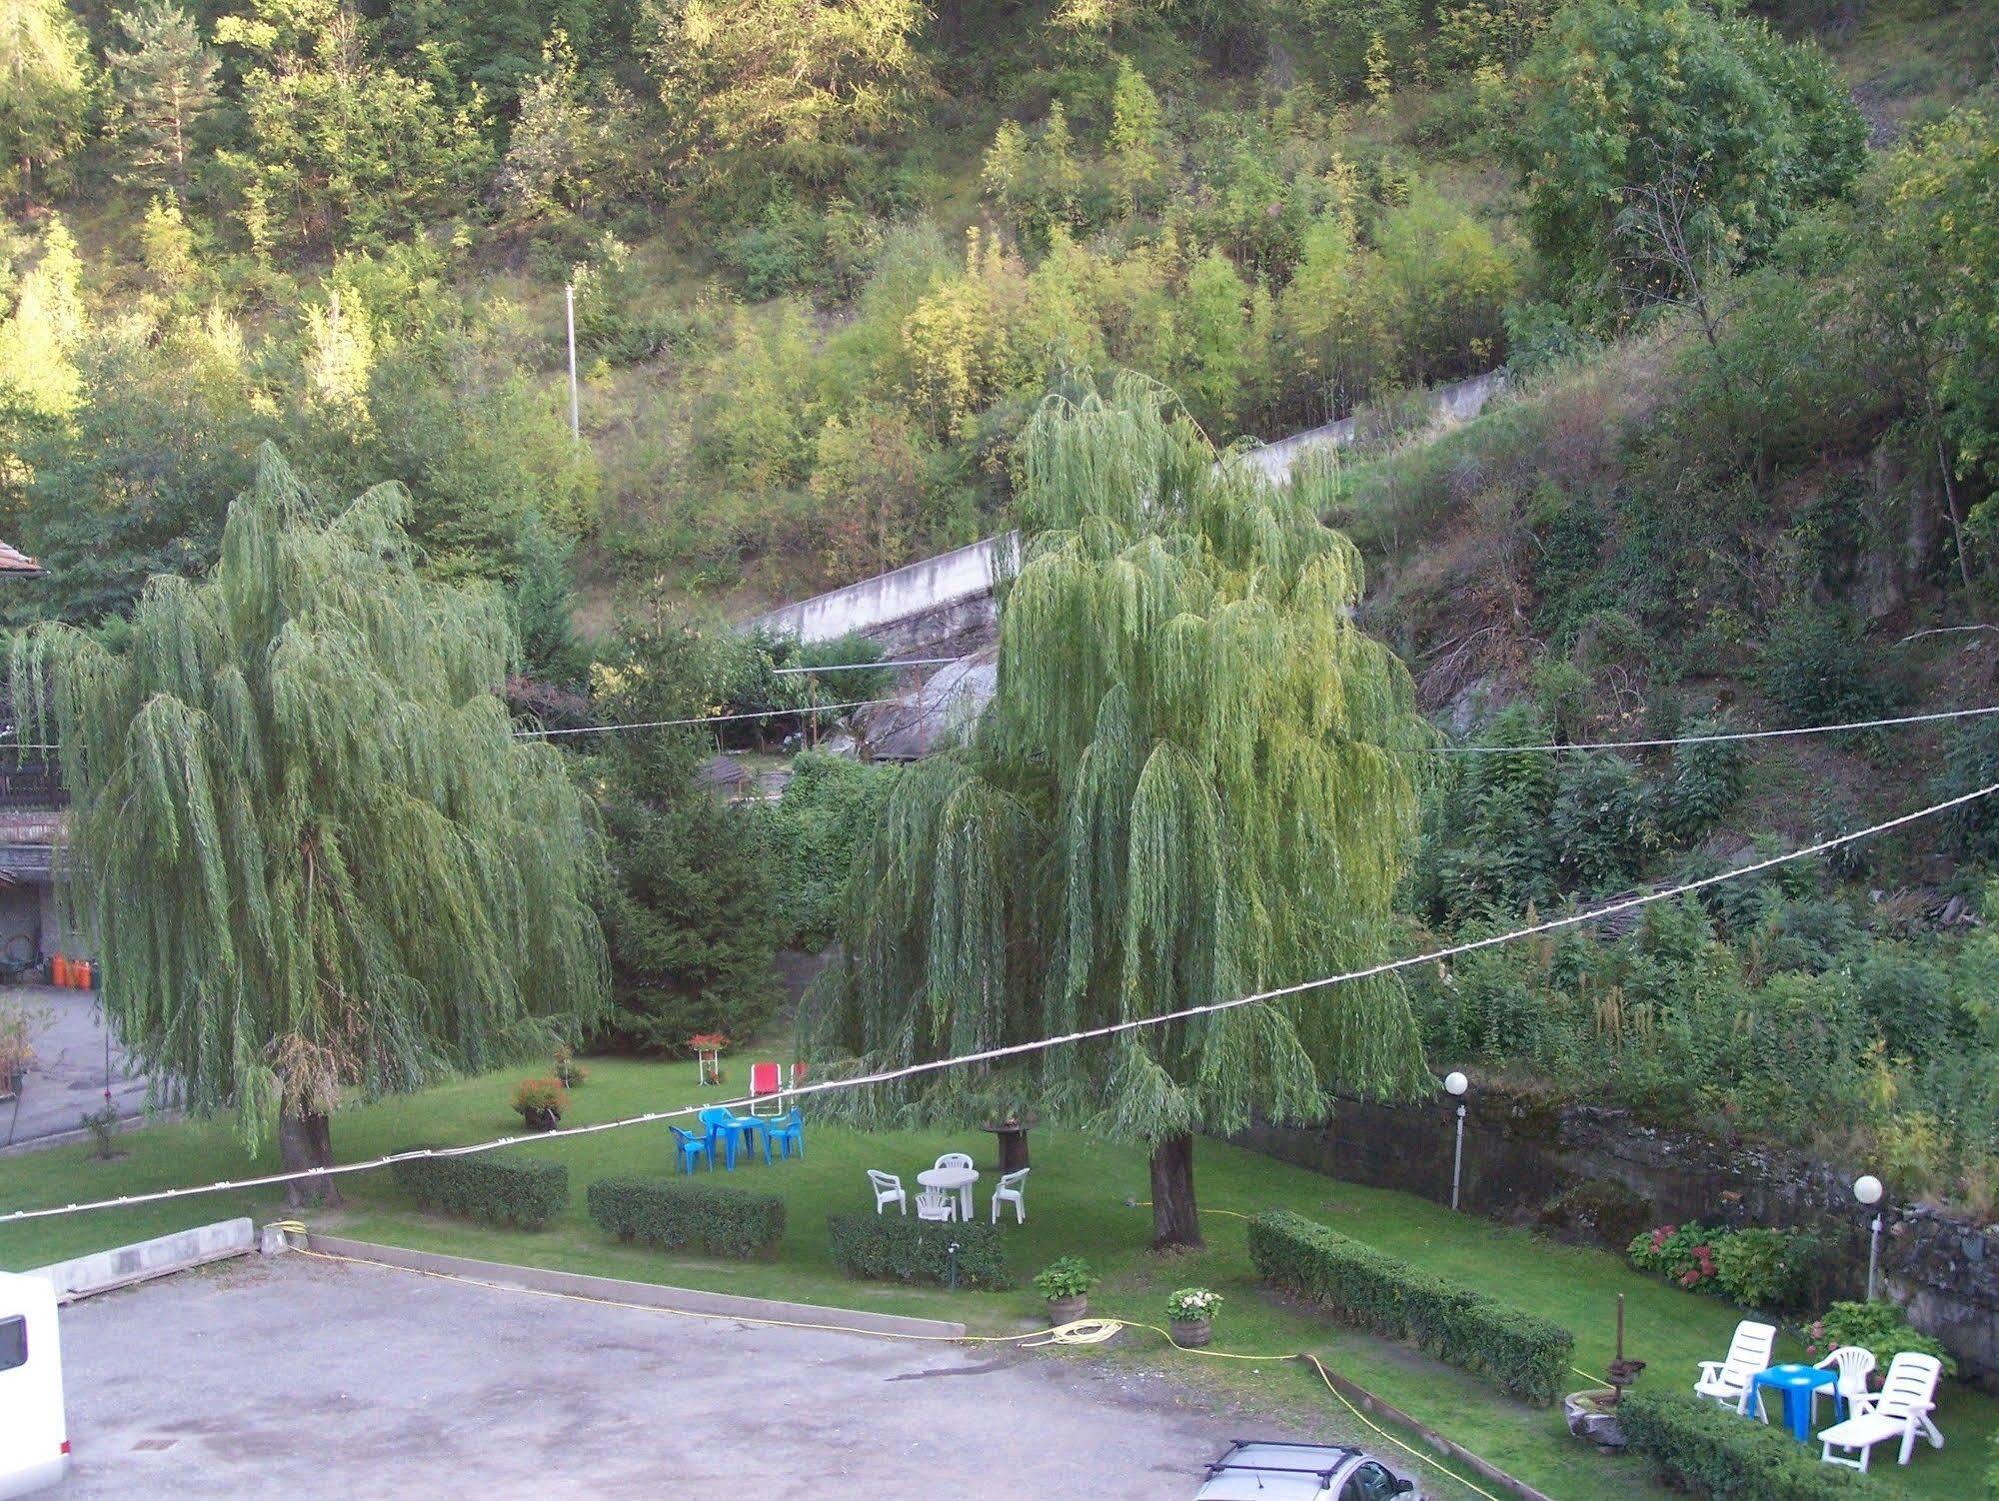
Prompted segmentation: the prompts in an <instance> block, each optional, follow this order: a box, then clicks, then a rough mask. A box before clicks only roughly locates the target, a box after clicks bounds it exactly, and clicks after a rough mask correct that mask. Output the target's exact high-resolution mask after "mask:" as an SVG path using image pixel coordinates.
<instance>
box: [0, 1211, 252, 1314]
mask: <svg viewBox="0 0 1999 1501" xmlns="http://www.w3.org/2000/svg"><path fill="white" fill-rule="evenodd" d="M256 1249H257V1232H256V1228H255V1227H254V1226H253V1225H251V1223H250V1221H249V1220H248V1219H247V1218H246V1219H234V1220H218V1221H216V1222H215V1223H214V1224H212V1225H197V1226H195V1227H194V1228H193V1229H192V1230H178V1231H175V1232H174V1233H173V1234H172V1235H159V1236H155V1237H154V1238H153V1239H151V1240H142V1241H138V1242H136V1243H134V1244H132V1245H129V1246H118V1247H115V1248H114V1249H112V1250H109V1251H92V1252H91V1253H90V1254H89V1255H87V1256H76V1257H72V1258H71V1259H70V1260H68V1261H57V1262H53V1263H51V1264H50V1265H48V1266H38V1267H35V1268H33V1269H32V1270H30V1271H29V1273H28V1275H29V1276H30V1277H40V1278H42V1279H43V1280H44V1281H46V1282H48V1283H50V1284H52V1285H53V1286H54V1288H55V1290H56V1301H58V1302H60V1303H73V1302H75V1301H76V1300H77V1299H78V1298H88V1297H92V1296H94V1295H95V1294H97V1293H108V1292H111V1291H113V1290H114V1289H117V1288H120V1287H130V1286H132V1285H133V1284H134V1283H137V1282H150V1281H152V1279H153V1278H155V1277H170V1276H172V1275H173V1274H174V1273H175V1272H186V1271H191V1270H193V1269H194V1268H195V1267H198V1266H206V1265H207V1264H208V1263H209V1262H211V1261H227V1260H228V1259H230V1258H231V1257H233V1256H248V1255H249V1254H250V1253H251V1252H252V1251H254V1250H256Z"/></svg>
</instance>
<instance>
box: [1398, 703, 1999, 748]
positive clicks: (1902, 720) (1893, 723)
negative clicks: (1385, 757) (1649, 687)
mask: <svg viewBox="0 0 1999 1501" xmlns="http://www.w3.org/2000/svg"><path fill="white" fill-rule="evenodd" d="M1985 714H1999V704H1986V705H1985V706H1984V707H1982V708H1977V709H1938V710H1935V711H1933V712H1931V713H1928V714H1898V715H1896V716H1894V717H1893V718H1891V719H1850V720H1847V721H1845V722H1844V723H1842V724H1805V725H1794V726H1792V727H1790V728H1789V729H1782V730H1717V731H1715V732H1714V733H1712V734H1707V735H1670V736H1663V737H1661V738H1659V739H1656V740H1563V741H1550V742H1548V743H1547V744H1544V745H1440V746H1437V747H1435V749H1436V751H1437V752H1438V753H1439V754H1442V755H1488V756H1503V755H1509V754H1513V753H1516V752H1520V751H1590V750H1654V749H1658V748H1661V747H1664V746H1668V745H1717V744H1721V743H1723V742H1726V741H1736V740H1783V739H1787V738H1790V737H1793V736H1798V735H1842V734H1847V733H1849V732H1854V731H1859V730H1890V729H1899V728H1900V727H1902V726H1903V725H1911V724H1936V723H1938V722H1940V721H1943V720H1952V719H1976V718H1978V717H1980V716H1981V715H1985Z"/></svg>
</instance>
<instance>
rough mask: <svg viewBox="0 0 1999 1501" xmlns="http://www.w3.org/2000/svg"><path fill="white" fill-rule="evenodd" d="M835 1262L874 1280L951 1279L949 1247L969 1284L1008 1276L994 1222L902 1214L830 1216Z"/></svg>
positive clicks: (989, 1284)
mask: <svg viewBox="0 0 1999 1501" xmlns="http://www.w3.org/2000/svg"><path fill="white" fill-rule="evenodd" d="M826 1224H827V1228H828V1229H830V1230H831V1231H832V1235H833V1264H834V1265H835V1266H837V1267H839V1268H840V1270H841V1271H843V1272H845V1273H846V1274H847V1275H848V1276H849V1277H865V1278H867V1279H869V1280H870V1281H875V1282H936V1283H940V1284H945V1285H948V1284H949V1283H950V1280H951V1257H950V1248H951V1247H952V1246H953V1245H955V1246H957V1248H958V1281H959V1283H960V1284H961V1285H963V1286H965V1287H986V1288H1002V1287H1010V1286H1011V1285H1012V1280H1013V1279H1012V1278H1011V1277H1009V1276H1008V1275H1007V1270H1006V1259H1005V1243H1004V1241H1003V1240H1002V1239H1001V1237H1000V1234H999V1231H998V1230H997V1229H995V1228H994V1227H993V1226H991V1225H981V1224H978V1223H977V1222H973V1223H971V1224H965V1225H951V1224H939V1223H938V1222H936V1221H934V1220H912V1219H907V1218H905V1217H903V1216H902V1215H899V1214H897V1215H887V1214H832V1215H828V1216H827V1217H826Z"/></svg>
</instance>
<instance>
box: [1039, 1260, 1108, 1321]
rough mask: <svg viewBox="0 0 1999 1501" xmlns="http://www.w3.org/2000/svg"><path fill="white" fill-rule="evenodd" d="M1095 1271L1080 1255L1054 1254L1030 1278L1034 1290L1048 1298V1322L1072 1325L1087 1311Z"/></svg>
mask: <svg viewBox="0 0 1999 1501" xmlns="http://www.w3.org/2000/svg"><path fill="white" fill-rule="evenodd" d="M1096 1285H1097V1274H1096V1273H1095V1272H1093V1271H1091V1270H1090V1264H1089V1263H1088V1262H1087V1261H1085V1260H1083V1258H1082V1257H1080V1256H1058V1257H1056V1258H1055V1259H1054V1260H1053V1261H1051V1262H1049V1263H1048V1265H1047V1266H1045V1267H1043V1268H1042V1269H1041V1271H1040V1273H1039V1274H1038V1275H1037V1276H1036V1277H1035V1279H1034V1290H1035V1291H1036V1292H1038V1293H1040V1294H1041V1296H1042V1297H1044V1298H1046V1299H1047V1300H1048V1322H1049V1323H1051V1324H1058V1325H1059V1324H1073V1323H1075V1322H1076V1320H1077V1319H1080V1318H1081V1317H1082V1316H1083V1315H1084V1314H1086V1313H1088V1312H1089V1311H1090V1289H1091V1288H1093V1287H1095V1286H1096Z"/></svg>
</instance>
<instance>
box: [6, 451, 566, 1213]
mask: <svg viewBox="0 0 1999 1501" xmlns="http://www.w3.org/2000/svg"><path fill="white" fill-rule="evenodd" d="M407 511H408V496H407V493H406V492H405V491H404V490H403V489H402V487H401V486H399V485H383V486H378V487H377V488H375V489H373V490H370V491H368V492H367V493H366V494H365V495H363V496H361V497H360V499H358V500H356V501H355V502H353V504H351V505H350V506H348V507H347V508H346V509H345V510H343V511H341V512H339V513H338V514H337V515H334V516H332V517H331V518H330V519H321V518H320V516H319V515H318V514H317V511H316V508H315V506H314V504H313V502H312V500H311V498H310V497H309V496H308V495H307V494H306V493H305V492H304V490H303V489H302V487H301V486H300V485H299V483H298V481H297V480H295V479H294V478H293V477H292V473H291V471H290V470H289V469H288V468H287V467H286V465H285V463H284V461H283V460H282V459H281V458H280V457H279V456H278V454H277V452H276V451H275V450H274V449H271V448H269V447H268V446H267V447H266V448H265V449H264V451H263V453H262V455H261V456H260V460H259V465H258V471H257V477H256V480H255V482H254V484H253V485H252V486H251V488H250V489H249V490H248V491H247V492H246V493H245V494H243V495H242V496H241V497H239V498H238V499H237V501H236V503H235V504H234V506H232V507H231V509H230V513H229V519H228V522H227V523H226V525H225V527H224V529H223V535H222V554H221V558H220V560H219V561H218V562H217V564H216V565H215V567H214V569H213V570H211V572H210V573H209V574H208V576H207V577H206V578H205V579H203V580H201V581H199V582H193V581H189V580H187V579H183V578H178V577H170V576H159V577H155V578H154V579H153V580H152V582H151V583H150V584H149V585H148V586H147V589H146V592H145V594H144V595H143V596H142V597H141V599H140V600H139V603H138V607H137V609H136V610H135V611H134V613H133V616H132V628H131V633H130V638H131V645H130V646H129V648H128V649H126V650H125V651H123V652H114V651H112V650H109V649H107V648H106V647H105V646H104V645H102V644H101V643H100V642H99V641H98V640H97V639H96V638H93V637H91V636H88V635H85V634H82V633H81V632H78V631H76V630H74V629H72V628H70V627H67V626H41V627H38V628H36V630H35V631H34V632H32V633H31V634H29V635H27V636H25V637H22V638H19V639H17V642H16V644H15V646H14V649H13V655H12V674H11V679H12V688H13V692H14V701H15V702H16V703H17V704H40V705H41V706H42V707H41V709H40V712H39V715H38V718H39V720H40V723H38V724H37V729H36V734H35V737H34V738H43V737H45V736H47V735H49V734H50V733H51V732H54V734H55V735H56V738H58V740H59V743H60V745H61V756H62V768H63V777H64V780H65V782H66V783H67V785H68V787H69V789H70V793H71V797H72V800H73V801H72V805H71V813H70V850H69V853H68V855H67V858H66V859H65V861H64V863H63V870H64V871H65V873H66V879H65V882H64V886H63V897H64V901H65V903H66V906H67V907H68V909H69V912H70V916H71V919H72V921H74V922H75V923H76V924H78V925H79V927H80V929H81V930H83V931H86V932H88V933H90V934H92V935H93V937H94V939H95V943H96V948H97V953H98V956H99V958H100V960H101V963H102V973H103V976H104V978H103V997H104V1006H105V1012H106V1015H107V1017H108V1018H109V1020H110V1023H111V1026H112V1028H113V1029H114V1030H115V1031H116V1033H117V1035H118V1037H119V1040H120V1041H121V1043H122V1044H123V1045H124V1046H125V1048H126V1049H127V1050H128V1051H129V1052H130V1053H131V1054H132V1055H133V1057H134V1058H135V1059H136V1060H137V1061H138V1063H139V1064H140V1065H141V1067H143V1068H144V1070H145V1071H146V1074H147V1076H148V1077H149V1078H150V1079H151V1080H152V1081H153V1082H152V1086H151V1091H152V1096H151V1097H152V1103H154V1104H156V1105H166V1104H172V1105H180V1106H183V1107H185V1108H186V1109H187V1110H189V1111H190V1112H191V1113H193V1114H196V1115H207V1114H213V1113H216V1112H220V1111H233V1112H234V1113H235V1115H236V1119H237V1122H238V1125H239V1128H240V1131H241V1133H242V1136H243V1138H244V1141H245V1144H246V1145H247V1146H250V1147H252V1148H254V1147H257V1146H259V1145H261V1144H262V1143H264V1142H266V1141H267V1140H268V1139H269V1137H270V1135H271V1133H272V1131H273V1128H275V1130H276V1134H277V1138H278V1144H279V1148H280V1153H281V1156H282V1159H283V1162H284V1165H285V1167H286V1168H287V1169H288V1170H294V1171H296V1170H308V1169H311V1168H316V1167H324V1166H327V1165H330V1164H331V1162H332V1143H331V1137H330V1132H329V1124H328V1117H329V1115H330V1113H331V1112H332V1110H333V1108H334V1106H335V1104H336V1102H337V1101H338V1100H339V1099H340V1098H341V1097H342V1096H343V1095H344V1094H347V1093H349V1092H358V1093H360V1094H361V1095H363V1096H375V1095H381V1094H389V1093H396V1092H400V1091H406V1090H412V1089H416V1088H419V1087H421V1086H423V1085H425V1084H429V1083H431V1082H433V1081H435V1080H437V1079H439V1078H441V1077H444V1076H446V1075H448V1074H450V1073H453V1072H455V1071H459V1070H466V1071H476V1070H480V1069H487V1068H492V1067H495V1066H497V1065H499V1064H501V1063H503V1062H506V1061H508V1060H510V1059H512V1058H516V1057H520V1056H525V1055H532V1054H534V1053H537V1052H541V1053H545V1052H546V1051H547V1049H548V1048H550V1047H551V1046H552V1045H554V1044H555V1043H556V1042H558V1041H562V1040H570V1039H574V1038H575V1037H576V1036H577V1035H578V1033H579V1031H580V1030H581V1028H582V1027H583V1026H584V1025H585V1024H586V1023H587V1022H589V1021H590V1020H592V1019H594V1017H595V1016H596V1015H597V1014H598V1012H599V1010H600V1008H601V1006H602V1003H603V999H604V995H605V985H606V970H605V958H604V945H603V939H602V935H601V934H600V932H599V929H598V924H597V918H596V916H595V913H594V911H593V906H592V904H593V901H594V899H595V896H596V894H597V891H598V883H599V881H600V876H601V872H602V869H603V856H602V853H601V847H600V840H599V837H598V834H597V832H596V827H595V824H594V821H593V818H592V816H591V814H590V810H589V806H588V804H587V802H586V801H585V799H584V798H583V796H582V794H581V793H580V792H579V791H578V789H577V788H576V786H575V785H574V784H573V782H572V781H571V779H570V777H569V775H568V773H567V771H566V770H565V768H564V766H563V764H562V762H561V759H560V757H559V753H558V752H556V751H555V750H553V749H552V748H550V747H549V746H548V745H547V744H545V743H543V744H535V743H532V742H528V741H523V740H520V739H517V738H516V737H515V736H514V734H513V733H512V727H511V725H510V723H509V721H508V718H507V713H506V710H505V708H504V707H503V705H502V703H501V700H500V698H499V696H498V693H497V690H498V689H499V688H500V687H501V685H502V684H503V682H504V681H505V677H506V674H507V671H508V667H509V665H510V662H511V660H512V657H513V655H514V642H513V632H512V629H511V627H510V626H509V624H508V620H507V613H506V607H505V605H504V603H503V601H501V600H500V599H499V597H498V596H497V595H495V594H493V593H491V592H488V591H478V590H462V589H457V588H452V587H449V586H445V585H441V584H437V583H434V582H432V581H430V580H428V579H426V578H425V577H423V576H421V575H420V574H419V573H418V572H417V570H416V558H415V551H414V549H413V548H412V547H411V545H410V543H409V541H408V538H407V537H406V535H405V533H404V530H403V523H404V520H405V518H406V515H407ZM291 1196H292V1199H293V1201H294V1202H305V1201H308V1200H312V1199H317V1198H321V1197H325V1198H332V1197H335V1196H334V1195H333V1194H332V1192H331V1187H330V1183H329V1182H328V1181H327V1180H324V1179H312V1178H308V1179H306V1180H304V1181H303V1183H297V1184H294V1185H292V1194H291Z"/></svg>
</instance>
